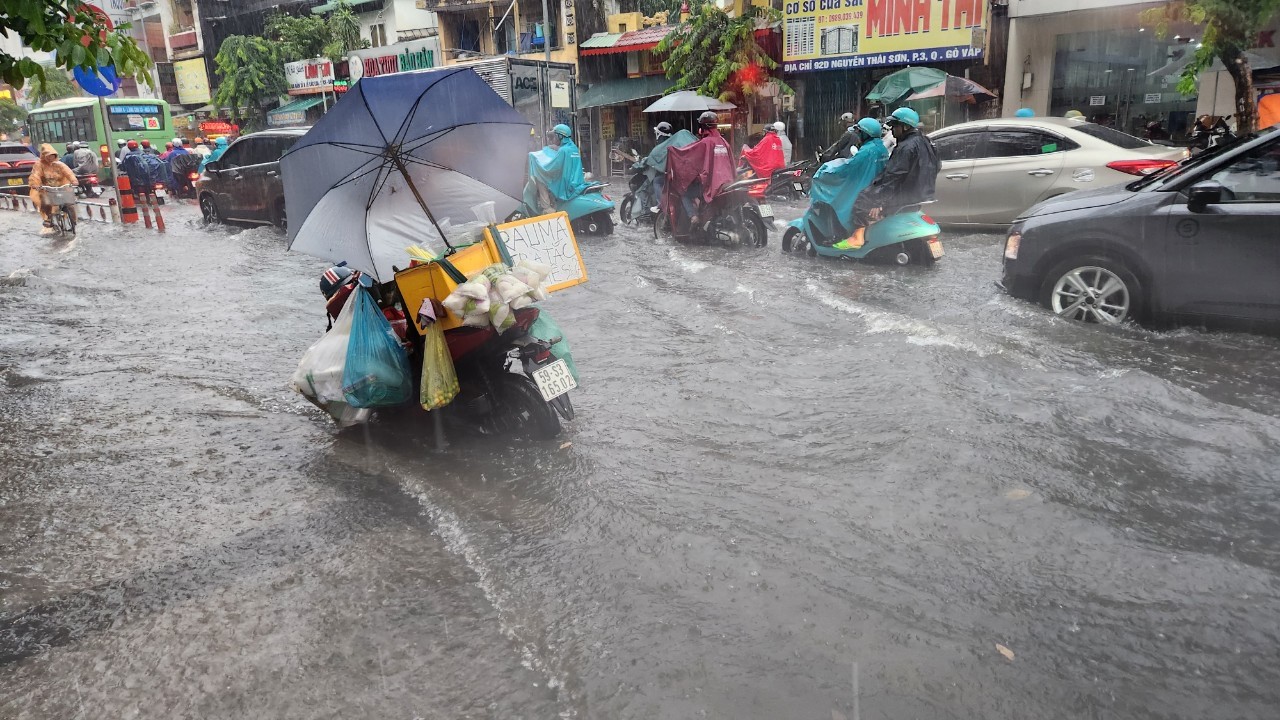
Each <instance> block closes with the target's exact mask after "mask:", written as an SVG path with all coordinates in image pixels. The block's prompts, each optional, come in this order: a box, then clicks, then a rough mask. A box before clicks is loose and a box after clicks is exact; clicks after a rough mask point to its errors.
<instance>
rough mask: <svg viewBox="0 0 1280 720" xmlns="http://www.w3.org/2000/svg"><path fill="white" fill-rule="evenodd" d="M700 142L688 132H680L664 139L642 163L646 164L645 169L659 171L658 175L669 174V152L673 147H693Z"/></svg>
mask: <svg viewBox="0 0 1280 720" xmlns="http://www.w3.org/2000/svg"><path fill="white" fill-rule="evenodd" d="M696 142H698V137H697V136H696V135H694V134H693V133H691V132H689V131H688V130H679V131H677V132H676V134H675V135H672V136H671V137H668V138H666V139H664V140H663V141H662V142H660V143H658V144H657V145H656V146H655V147H654V148H653V150H652V151H650V153H649V157H646V158H645V159H644V160H642V161H641V162H643V163H644V166H645V169H646V170H650V171H657V174H658V175H666V174H667V150H669V149H670V148H673V147H678V148H682V147H684V146H685V145H692V144H694V143H696Z"/></svg>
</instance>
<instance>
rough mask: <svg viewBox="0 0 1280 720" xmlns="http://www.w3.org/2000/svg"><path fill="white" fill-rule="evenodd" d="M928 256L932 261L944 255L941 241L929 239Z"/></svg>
mask: <svg viewBox="0 0 1280 720" xmlns="http://www.w3.org/2000/svg"><path fill="white" fill-rule="evenodd" d="M929 254H930V255H932V256H933V259H934V260H937V259H938V258H941V257H942V256H943V255H944V254H946V253H945V251H944V250H943V249H942V241H941V240H938V239H937V238H931V239H930V240H929Z"/></svg>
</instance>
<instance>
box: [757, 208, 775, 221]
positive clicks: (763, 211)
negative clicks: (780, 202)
mask: <svg viewBox="0 0 1280 720" xmlns="http://www.w3.org/2000/svg"><path fill="white" fill-rule="evenodd" d="M759 209H760V217H762V218H764V219H766V220H772V219H773V206H772V205H761V206H760V208H759Z"/></svg>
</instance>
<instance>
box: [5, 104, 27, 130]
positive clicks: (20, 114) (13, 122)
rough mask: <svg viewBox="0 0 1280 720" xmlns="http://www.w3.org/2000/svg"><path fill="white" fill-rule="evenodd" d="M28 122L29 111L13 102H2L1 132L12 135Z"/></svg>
mask: <svg viewBox="0 0 1280 720" xmlns="http://www.w3.org/2000/svg"><path fill="white" fill-rule="evenodd" d="M26 121H27V111H26V110H23V109H22V108H21V107H20V106H19V105H18V103H16V102H14V101H12V100H0V132H2V133H11V132H13V131H14V130H16V129H17V128H18V126H19V125H21V124H23V123H25V122H26Z"/></svg>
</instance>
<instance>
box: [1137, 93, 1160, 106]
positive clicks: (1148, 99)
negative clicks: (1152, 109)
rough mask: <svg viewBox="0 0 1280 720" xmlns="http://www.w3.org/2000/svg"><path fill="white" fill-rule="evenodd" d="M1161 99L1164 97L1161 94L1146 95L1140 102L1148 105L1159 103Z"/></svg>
mask: <svg viewBox="0 0 1280 720" xmlns="http://www.w3.org/2000/svg"><path fill="white" fill-rule="evenodd" d="M1163 97H1164V95H1163V94H1162V93H1147V94H1146V95H1145V96H1144V97H1143V99H1142V101H1143V102H1144V103H1149V104H1150V103H1159V102H1160V101H1161V99H1162V98H1163Z"/></svg>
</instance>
